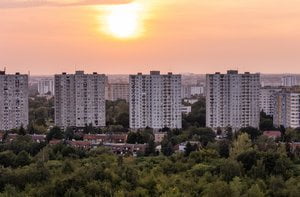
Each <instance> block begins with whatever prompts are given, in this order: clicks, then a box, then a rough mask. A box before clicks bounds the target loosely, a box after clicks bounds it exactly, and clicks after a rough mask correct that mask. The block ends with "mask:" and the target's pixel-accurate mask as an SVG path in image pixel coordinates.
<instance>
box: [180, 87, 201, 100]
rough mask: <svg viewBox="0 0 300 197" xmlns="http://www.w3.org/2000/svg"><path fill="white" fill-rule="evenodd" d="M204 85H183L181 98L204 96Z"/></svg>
mask: <svg viewBox="0 0 300 197" xmlns="http://www.w3.org/2000/svg"><path fill="white" fill-rule="evenodd" d="M204 90H205V88H204V86H203V85H182V87H181V98H192V97H197V96H201V95H204Z"/></svg>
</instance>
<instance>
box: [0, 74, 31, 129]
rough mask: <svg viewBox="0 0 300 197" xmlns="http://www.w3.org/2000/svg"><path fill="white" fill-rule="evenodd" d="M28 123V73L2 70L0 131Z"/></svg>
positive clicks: (0, 83) (0, 81)
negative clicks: (11, 72)
mask: <svg viewBox="0 0 300 197" xmlns="http://www.w3.org/2000/svg"><path fill="white" fill-rule="evenodd" d="M22 125H23V126H24V127H27V125H28V75H21V74H19V73H16V74H15V75H11V74H5V72H4V71H0V131H1V130H5V131H6V130H11V129H15V128H19V127H21V126H22Z"/></svg>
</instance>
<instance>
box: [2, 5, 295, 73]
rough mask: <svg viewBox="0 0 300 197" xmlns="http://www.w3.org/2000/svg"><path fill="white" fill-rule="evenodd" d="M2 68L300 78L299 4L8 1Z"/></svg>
mask: <svg viewBox="0 0 300 197" xmlns="http://www.w3.org/2000/svg"><path fill="white" fill-rule="evenodd" d="M0 14H1V17H0V24H1V28H0V43H1V45H0V68H1V69H3V67H4V66H6V69H7V71H8V72H12V73H13V72H15V71H19V72H23V73H27V72H28V71H29V70H30V72H31V74H33V75H48V74H49V75H50V74H55V73H61V72H63V71H66V72H74V70H75V69H77V70H78V69H82V70H85V71H86V72H92V71H97V72H99V73H109V74H128V73H136V72H140V71H142V72H148V71H149V70H161V71H162V72H167V71H172V72H175V73H214V72H215V71H221V72H224V71H225V70H227V69H239V70H240V71H250V72H262V73H300V66H299V63H300V60H299V54H298V51H299V49H300V40H299V32H300V31H299V23H300V22H299V21H300V3H299V1H297V0H288V1H279V0H248V1H236V0H221V1H220V0H210V1H203V0H185V1H174V0H164V1H161V0H151V1H149V0H133V1H125V0H124V1H121V0H120V1H117V0H116V1H112V0H98V1H97V0H59V1H58V0H45V1H40V0H36V1H35V0H33V1H26V0H4V1H3V0H2V1H1V2H0Z"/></svg>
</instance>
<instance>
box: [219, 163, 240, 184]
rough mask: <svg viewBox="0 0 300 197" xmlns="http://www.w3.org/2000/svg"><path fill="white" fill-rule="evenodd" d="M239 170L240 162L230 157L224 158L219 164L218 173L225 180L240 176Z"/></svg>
mask: <svg viewBox="0 0 300 197" xmlns="http://www.w3.org/2000/svg"><path fill="white" fill-rule="evenodd" d="M241 171H242V170H241V166H240V164H239V163H238V162H237V161H235V160H231V159H227V160H225V161H224V162H223V163H222V164H221V166H220V173H221V175H223V178H224V180H225V181H227V182H229V181H231V180H232V179H233V178H234V177H239V176H241V174H242V173H241Z"/></svg>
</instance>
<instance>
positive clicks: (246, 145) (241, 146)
mask: <svg viewBox="0 0 300 197" xmlns="http://www.w3.org/2000/svg"><path fill="white" fill-rule="evenodd" d="M251 147H252V143H251V140H250V138H249V135H248V134H247V133H242V134H240V135H239V136H238V138H237V139H236V140H235V141H234V142H233V146H232V148H231V150H230V157H231V158H236V157H237V156H238V155H239V154H240V153H243V152H245V151H248V150H252V148H251Z"/></svg>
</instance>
